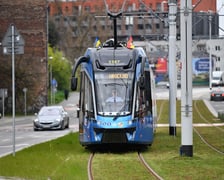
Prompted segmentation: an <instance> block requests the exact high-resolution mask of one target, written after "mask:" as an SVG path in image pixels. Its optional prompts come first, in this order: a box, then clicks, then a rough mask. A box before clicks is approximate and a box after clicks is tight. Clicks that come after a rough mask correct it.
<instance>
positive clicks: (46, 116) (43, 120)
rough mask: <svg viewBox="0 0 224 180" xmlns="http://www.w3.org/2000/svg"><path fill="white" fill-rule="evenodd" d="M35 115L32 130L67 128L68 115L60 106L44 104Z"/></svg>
mask: <svg viewBox="0 0 224 180" xmlns="http://www.w3.org/2000/svg"><path fill="white" fill-rule="evenodd" d="M35 115H36V118H35V120H34V121H33V129H34V131H37V130H44V129H65V128H69V116H68V113H67V112H66V111H65V110H64V108H63V107H62V106H44V107H42V108H41V109H40V111H39V113H36V114H35Z"/></svg>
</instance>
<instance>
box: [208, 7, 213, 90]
mask: <svg viewBox="0 0 224 180" xmlns="http://www.w3.org/2000/svg"><path fill="white" fill-rule="evenodd" d="M208 20H209V89H210V90H211V89H212V54H211V49H212V47H211V36H212V11H209V19H208Z"/></svg>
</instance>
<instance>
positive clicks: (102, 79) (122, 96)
mask: <svg viewBox="0 0 224 180" xmlns="http://www.w3.org/2000/svg"><path fill="white" fill-rule="evenodd" d="M132 82H133V72H120V73H119V72H103V73H102V72H96V73H95V83H96V84H95V85H96V86H95V88H96V104H97V112H98V114H99V115H104V116H114V115H118V114H119V115H127V114H130V113H131V102H132V100H131V98H132Z"/></svg>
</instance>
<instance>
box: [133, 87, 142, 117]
mask: <svg viewBox="0 0 224 180" xmlns="http://www.w3.org/2000/svg"><path fill="white" fill-rule="evenodd" d="M143 104H144V102H143V91H142V90H140V88H139V87H138V88H137V96H136V101H135V116H142V115H143Z"/></svg>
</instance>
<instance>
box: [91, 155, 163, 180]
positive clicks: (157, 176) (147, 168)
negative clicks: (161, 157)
mask: <svg viewBox="0 0 224 180" xmlns="http://www.w3.org/2000/svg"><path fill="white" fill-rule="evenodd" d="M137 156H138V160H139V161H140V163H139V164H141V165H143V166H144V169H145V170H146V171H147V173H148V174H149V175H150V177H151V178H152V176H153V177H154V178H155V179H157V180H163V178H162V177H161V176H159V174H158V173H157V172H156V171H154V170H153V168H152V167H150V165H149V164H148V163H147V162H146V160H145V159H144V157H143V155H142V154H141V153H140V152H137ZM94 157H95V153H91V154H90V156H89V160H88V166H87V171H88V179H89V180H94V175H93V170H92V168H93V164H92V163H93V159H94Z"/></svg>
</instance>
